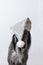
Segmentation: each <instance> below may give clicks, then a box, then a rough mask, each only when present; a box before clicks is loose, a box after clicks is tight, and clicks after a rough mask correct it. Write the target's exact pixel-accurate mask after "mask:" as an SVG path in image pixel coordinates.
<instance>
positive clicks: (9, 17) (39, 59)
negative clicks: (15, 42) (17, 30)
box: [0, 0, 43, 65]
mask: <svg viewBox="0 0 43 65" xmlns="http://www.w3.org/2000/svg"><path fill="white" fill-rule="evenodd" d="M26 17H29V18H30V20H31V21H32V30H31V35H32V45H31V48H30V53H29V60H28V62H27V65H43V0H0V65H8V63H7V53H8V52H7V51H8V46H9V44H10V43H9V42H10V41H9V39H10V38H9V33H10V32H9V30H10V27H11V26H13V25H14V24H16V23H17V22H19V21H21V20H23V19H25V18H26Z"/></svg>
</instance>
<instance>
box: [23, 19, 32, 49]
mask: <svg viewBox="0 0 43 65" xmlns="http://www.w3.org/2000/svg"><path fill="white" fill-rule="evenodd" d="M30 30H31V21H30V19H29V18H27V19H26V22H25V26H24V31H23V35H22V41H24V42H25V43H26V44H27V48H30V45H31V34H30Z"/></svg>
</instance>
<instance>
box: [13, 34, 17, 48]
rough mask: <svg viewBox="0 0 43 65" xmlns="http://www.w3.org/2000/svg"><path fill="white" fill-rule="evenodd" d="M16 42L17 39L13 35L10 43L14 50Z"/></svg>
mask: <svg viewBox="0 0 43 65" xmlns="http://www.w3.org/2000/svg"><path fill="white" fill-rule="evenodd" d="M17 42H18V38H17V36H16V35H15V34H14V35H13V36H12V43H13V46H14V48H15V46H16V43H17Z"/></svg>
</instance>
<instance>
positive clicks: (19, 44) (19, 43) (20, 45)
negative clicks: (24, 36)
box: [17, 40, 25, 48]
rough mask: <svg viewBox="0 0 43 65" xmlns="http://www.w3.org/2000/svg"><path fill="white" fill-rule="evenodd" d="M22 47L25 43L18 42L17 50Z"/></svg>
mask: <svg viewBox="0 0 43 65" xmlns="http://www.w3.org/2000/svg"><path fill="white" fill-rule="evenodd" d="M24 45H25V42H24V41H22V40H19V41H18V42H17V47H19V48H22V47H23V46H24Z"/></svg>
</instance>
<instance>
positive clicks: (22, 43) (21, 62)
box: [8, 18, 31, 65]
mask: <svg viewBox="0 0 43 65" xmlns="http://www.w3.org/2000/svg"><path fill="white" fill-rule="evenodd" d="M30 30H31V21H30V19H29V18H27V19H26V22H25V26H24V31H23V35H22V38H21V40H18V38H17V36H16V35H15V34H14V35H13V36H12V41H11V44H10V46H9V50H8V63H9V65H26V62H27V59H28V51H29V48H30V45H31V34H30Z"/></svg>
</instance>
